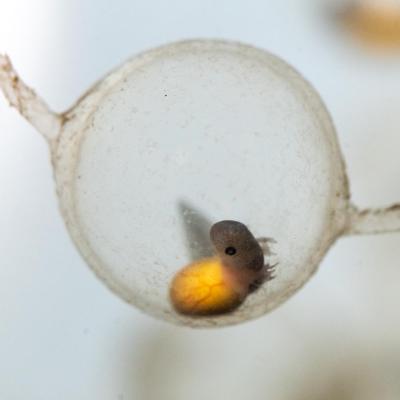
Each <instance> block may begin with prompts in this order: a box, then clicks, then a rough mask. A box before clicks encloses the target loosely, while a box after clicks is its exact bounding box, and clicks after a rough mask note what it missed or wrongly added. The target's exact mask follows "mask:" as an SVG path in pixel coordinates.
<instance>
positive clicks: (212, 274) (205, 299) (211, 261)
mask: <svg viewBox="0 0 400 400" xmlns="http://www.w3.org/2000/svg"><path fill="white" fill-rule="evenodd" d="M210 238H211V241H212V244H213V246H214V250H215V256H214V257H212V258H206V259H202V260H199V261H196V262H194V263H192V264H189V265H188V266H186V267H185V268H183V269H182V270H181V271H179V272H178V273H177V274H176V275H175V277H174V278H173V280H172V283H171V287H170V297H171V301H172V304H173V306H174V308H175V309H176V310H177V311H178V312H180V313H182V314H187V315H193V316H195V315H197V316H201V315H203V316H206V315H215V314H222V313H226V312H229V311H232V310H234V309H235V308H236V307H238V306H239V305H240V304H241V303H242V302H243V300H244V299H245V298H246V296H247V295H248V294H249V293H250V292H251V291H252V290H254V289H255V288H257V287H258V286H259V285H260V284H261V283H262V282H264V281H265V280H269V279H272V275H271V273H272V267H271V266H269V265H264V253H263V250H262V248H261V246H260V245H259V243H258V241H257V240H256V239H255V237H254V236H253V235H252V233H251V232H250V231H249V230H248V229H247V227H246V226H245V225H243V224H242V223H240V222H237V221H220V222H217V223H216V224H214V225H213V226H212V227H211V230H210Z"/></svg>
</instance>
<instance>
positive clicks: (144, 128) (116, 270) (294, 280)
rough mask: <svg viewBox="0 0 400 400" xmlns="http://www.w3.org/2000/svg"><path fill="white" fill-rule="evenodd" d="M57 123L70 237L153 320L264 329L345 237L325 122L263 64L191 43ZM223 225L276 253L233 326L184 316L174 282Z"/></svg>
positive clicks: (108, 83) (229, 46) (132, 66)
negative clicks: (175, 302)
mask: <svg viewBox="0 0 400 400" xmlns="http://www.w3.org/2000/svg"><path fill="white" fill-rule="evenodd" d="M3 70H5V68H3ZM9 75H10V73H9ZM0 78H1V76H0ZM9 81H12V79H9ZM19 84H20V82H17V85H16V86H15V87H13V89H12V90H14V91H18V90H19V89H18V88H19V86H18V85H19ZM9 89H10V88H9ZM22 89H23V88H22ZM22 89H21V90H22ZM3 90H4V91H5V92H6V94H7V87H6V88H5V87H4V85H3ZM10 90H11V89H10ZM21 90H20V91H21ZM28 97H29V96H28ZM8 98H9V99H10V102H11V103H13V101H12V98H11V96H10V95H9V96H8ZM20 103H21V102H20ZM20 103H17V104H15V105H16V106H19V104H20ZM22 103H23V102H22ZM39 105H40V106H43V104H42V103H40V104H39ZM43 107H44V106H43ZM39 109H40V107H39ZM27 110H28V111H29V109H28V108H27ZM28 111H26V110H25V112H24V110H21V112H22V113H23V114H24V115H25V116H26V117H27V118H28V119H30V120H31V122H32V118H30V116H29V112H28ZM39 112H40V110H39ZM35 115H36V114H35ZM46 118H48V119H49V120H50V122H49V124H48V125H49V126H50V125H57V124H56V123H55V122H54V119H53V116H52V115H51V114H49V113H48V114H46ZM54 118H55V119H57V118H56V117H54ZM57 121H58V120H57ZM42 122H43V121H42ZM59 122H60V125H59V129H60V132H56V134H52V133H51V132H53V131H54V129H53V128H52V129H51V130H48V131H47V132H45V129H42V132H44V134H45V136H46V137H47V139H48V140H49V143H50V146H51V152H52V161H53V165H54V171H55V179H56V183H57V193H58V196H59V200H60V205H61V210H62V214H63V216H64V218H65V221H66V224H67V227H68V230H69V232H70V234H71V237H72V239H73V240H74V242H75V244H76V246H77V247H78V249H79V250H80V252H81V254H82V255H83V257H84V258H85V260H86V261H87V263H88V264H89V265H90V267H91V268H92V269H93V270H94V271H95V272H96V274H97V275H98V276H99V277H100V278H101V279H102V280H103V281H104V282H105V283H106V284H107V285H108V286H109V287H110V288H111V289H112V290H113V291H114V292H115V293H116V294H118V295H119V296H120V297H122V298H123V299H125V300H126V301H128V302H130V303H132V304H133V305H135V306H136V307H138V308H140V309H141V310H143V311H144V312H146V313H148V314H151V315H153V316H155V317H158V318H161V319H164V320H168V321H171V322H174V323H178V324H184V325H189V326H194V327H205V326H222V325H229V324H235V323H239V322H242V321H245V320H249V319H252V318H255V317H258V316H261V315H263V314H265V313H266V312H268V311H270V310H272V309H273V308H275V307H277V306H278V305H279V304H281V303H282V302H283V301H285V300H286V299H288V298H289V297H290V296H291V295H292V294H293V293H294V292H295V291H296V290H297V289H299V288H300V287H301V286H302V285H303V284H304V283H305V282H306V281H307V280H308V279H309V277H310V276H311V275H312V274H313V273H314V272H315V270H316V268H317V266H318V263H319V262H320V260H321V259H322V257H323V256H324V254H325V253H326V251H327V249H328V248H329V246H330V245H331V244H332V243H333V241H334V240H335V239H336V238H337V237H338V236H339V235H340V234H341V233H343V232H344V231H345V230H346V229H348V227H349V221H350V219H351V218H350V217H351V215H352V214H351V213H349V210H351V207H350V205H349V194H348V187H347V178H346V173H345V169H344V164H343V160H342V157H341V153H340V149H339V146H338V143H337V138H336V134H335V130H334V128H333V125H332V122H331V119H330V116H329V114H328V112H327V111H326V109H325V107H324V105H323V104H322V102H321V100H320V98H319V96H318V95H317V93H316V92H315V90H314V89H313V88H312V87H311V86H310V84H309V83H307V82H306V81H305V80H304V79H303V77H302V76H301V75H300V74H299V73H298V72H296V71H295V70H294V69H293V68H291V67H290V66H288V65H287V64H286V63H285V62H284V61H282V60H281V59H279V58H278V57H276V56H274V55H272V54H270V53H268V52H266V51H264V50H260V49H256V48H253V47H251V46H247V45H243V44H239V43H233V42H227V41H215V40H197V41H186V42H179V43H174V44H170V45H166V46H163V47H160V48H157V49H154V50H151V51H148V52H145V53H143V54H141V55H138V56H136V57H134V58H133V59H131V60H129V61H127V62H126V63H125V64H123V65H122V66H121V67H119V68H118V69H116V70H115V71H113V72H112V73H110V74H109V75H108V76H107V77H105V78H104V79H103V80H102V81H100V82H99V83H98V84H96V85H95V86H94V87H93V88H92V89H91V90H90V91H89V92H88V93H87V94H86V95H85V96H83V97H82V98H81V99H80V100H79V101H78V103H77V104H76V105H75V106H74V107H73V108H72V109H71V110H69V111H68V112H66V113H64V114H62V115H61V116H60V119H59ZM33 123H34V124H35V125H36V126H39V125H40V123H38V122H37V121H33ZM354 215H356V214H355V213H354ZM225 219H227V220H236V221H240V222H242V223H243V224H245V225H246V226H247V227H248V228H249V229H250V231H251V232H252V234H253V235H254V236H255V237H259V238H262V237H269V238H272V239H273V240H274V242H273V243H272V245H270V249H269V250H268V249H267V251H266V262H270V263H278V264H277V266H276V269H275V273H274V274H275V278H274V279H273V280H271V281H268V282H265V284H263V285H262V286H261V287H260V288H259V289H258V290H256V291H254V293H251V294H249V295H248V296H247V298H246V300H245V301H244V302H243V303H242V304H241V305H240V307H238V308H237V309H235V310H234V311H232V312H230V313H226V314H223V315H218V316H205V317H201V318H196V317H191V316H187V315H181V314H179V313H177V312H176V311H175V310H174V308H173V307H172V305H171V302H170V299H169V285H170V282H171V280H172V279H173V277H174V275H175V274H176V273H177V272H178V271H179V270H181V269H182V268H183V267H184V266H186V265H188V264H190V263H191V262H193V261H196V260H198V259H200V258H203V257H208V256H211V255H212V250H211V245H210V240H209V229H210V227H211V226H212V224H213V223H215V222H217V221H220V220H225ZM354 220H355V218H354ZM365 221H366V220H365V219H364V226H363V227H362V229H364V230H367V229H368V227H370V225H369V222H368V221H367V222H365ZM355 230H356V228H355ZM269 243H271V242H269Z"/></svg>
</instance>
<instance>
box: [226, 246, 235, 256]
mask: <svg viewBox="0 0 400 400" xmlns="http://www.w3.org/2000/svg"><path fill="white" fill-rule="evenodd" d="M225 254H228V256H233V255H234V254H236V249H235V248H234V247H227V248H226V249H225Z"/></svg>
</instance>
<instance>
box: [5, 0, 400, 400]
mask: <svg viewBox="0 0 400 400" xmlns="http://www.w3.org/2000/svg"><path fill="white" fill-rule="evenodd" d="M383 2H384V1H383V0H381V1H380V3H379V4H383ZM368 3H371V1H369V2H368ZM375 3H376V2H375ZM391 3H393V1H392V2H391ZM360 4H361V3H359V4H353V5H350V4H348V3H346V2H345V1H341V2H340V3H339V2H333V1H328V0H326V1H323V0H319V1H317V0H303V1H301V0H287V1H282V2H277V1H265V0H264V1H258V0H247V1H236V0H229V1H228V0H220V1H219V2H215V1H213V0H203V1H201V2H199V1H191V0H189V1H188V0H186V1H183V0H170V1H168V2H164V1H160V0H158V1H157V0H147V1H138V0H135V1H133V0H130V1H128V0H126V1H122V0H121V1H115V2H109V1H105V0H96V1H94V0H86V1H77V0H68V1H67V0H59V1H57V2H55V1H50V0H36V1H35V2H32V1H28V0H13V1H12V2H11V1H6V0H1V1H0V52H6V53H8V54H9V55H10V57H11V59H12V61H13V62H14V65H15V67H16V69H17V70H18V72H19V73H20V75H21V77H22V78H23V79H24V80H25V81H26V82H27V83H28V84H30V85H31V86H33V87H34V88H35V89H36V90H37V92H38V93H39V94H40V95H41V96H42V97H43V98H44V99H45V100H46V101H47V102H48V104H49V105H50V106H51V107H52V108H53V109H54V110H56V111H63V110H64V109H66V108H68V107H69V106H70V105H71V104H72V103H73V102H74V101H75V100H76V99H77V98H78V97H79V96H80V95H81V94H83V92H84V91H85V90H86V89H87V88H88V87H89V86H90V85H91V84H92V83H93V82H94V81H96V80H97V79H99V78H100V77H101V76H103V75H104V74H105V73H107V72H108V71H109V70H110V69H112V68H113V67H115V66H117V65H118V64H120V63H121V62H123V61H124V60H125V59H127V58H128V57H130V56H132V55H134V54H136V53H138V52H140V51H143V50H146V49H148V48H150V47H153V46H158V45H160V44H163V43H167V42H171V41H174V40H180V39H186V38H198V37H212V38H226V39H233V40H239V41H242V42H246V43H249V44H252V45H256V46H259V47H261V48H265V49H267V50H269V51H271V52H273V53H275V54H277V55H279V56H280V57H282V58H283V59H285V60H286V61H288V62H289V63H290V64H292V65H293V66H294V67H295V68H296V69H298V70H299V71H300V72H302V74H303V75H304V76H305V77H306V78H307V79H308V80H309V81H310V82H311V83H312V84H313V85H314V86H315V87H316V89H317V91H318V92H319V93H320V94H321V96H322V98H323V100H324V101H325V103H326V105H327V107H328V109H329V110H330V112H331V114H332V117H333V120H334V123H335V125H336V127H337V130H338V135H339V140H340V143H341V146H342V150H343V153H344V156H345V159H346V162H347V168H348V174H349V178H350V183H351V191H352V195H353V201H354V202H355V203H356V204H357V205H359V206H362V207H367V206H372V207H375V206H383V205H386V204H390V203H392V202H395V201H400V185H399V181H400V158H399V149H400V134H399V126H400V113H399V112H398V109H399V103H400V45H399V43H398V36H397V35H399V32H397V31H396V29H397V28H396V26H397V27H398V29H399V31H400V25H399V22H398V21H399V19H398V16H397V14H396V13H394V14H390V13H389V14H390V15H389V16H388V14H387V10H386V11H385V12H384V13H383V14H379V18H380V19H379V18H378V19H377V20H375V19H374V17H370V16H368V15H369V14H368V13H367V14H365V15H367V17H365V16H364V14H362V12H363V10H361V14H360V9H359V8H357V7H364V6H365V4H367V3H365V4H364V3H363V5H360ZM393 4H394V3H393ZM391 6H392V5H391ZM394 6H399V7H400V5H399V4H397V5H396V4H394ZM367 11H368V12H369V10H367ZM399 15H400V14H399ZM387 18H389V20H388V19H387ZM379 21H381V22H379ZM382 21H383V22H382ZM388 21H389V22H388ZM379 24H380V25H379ZM377 26H378V28H377ZM382 26H383V28H382ZM388 26H390V29H389V28H387V27H388ZM388 29H389V31H388ZM382 32H383V33H382ZM388 32H389V33H388ZM371 38H372V39H371ZM48 155H49V154H48V149H47V145H46V143H45V142H44V140H43V139H42V138H41V137H40V136H39V135H38V134H37V133H36V132H35V131H34V129H33V128H32V127H31V126H29V125H28V124H27V123H26V122H25V121H24V120H23V119H22V118H21V117H20V116H19V115H18V114H17V112H16V111H15V110H12V109H10V108H8V105H7V103H6V102H5V101H4V99H3V97H2V96H0V188H1V189H0V398H1V399H4V400H8V399H10V400H14V399H17V400H19V399H34V400H36V399H41V400H47V399H54V398H56V399H59V400H70V399H75V400H84V399H85V400H86V399H96V400H111V399H115V400H132V399H135V400H136V399H138V400H161V399H163V400H169V399H171V400H180V399H188V398H190V399H191V400H197V399H204V398H207V399H210V400H211V399H229V400H235V399H255V400H258V399H274V400H280V399H282V400H286V399H290V400H334V399H341V400H348V399H349V400H350V399H362V400H369V399H379V400H385V399H399V398H400V319H399V316H400V313H399V307H400V291H399V290H398V288H399V281H400V265H399V264H400V262H399V259H400V246H399V240H400V234H388V235H381V236H369V237H348V238H344V239H341V240H340V241H339V242H337V243H336V244H335V245H334V246H333V247H332V249H331V250H330V252H329V253H328V255H327V256H326V258H325V259H324V261H323V263H322V264H321V266H320V270H319V272H318V273H317V274H316V275H315V276H314V277H313V278H312V279H311V280H310V282H309V283H308V284H307V285H306V286H305V287H304V288H303V289H302V290H301V291H300V292H298V293H297V294H296V295H295V296H294V297H292V298H291V299H290V300H289V301H288V302H286V303H285V304H284V305H283V306H281V307H279V308H278V309H276V310H275V311H274V312H272V313H271V314H269V315H266V316H264V317H262V318H260V319H258V320H255V321H252V322H247V323H245V324H242V325H238V326H234V327H229V328H223V329H218V330H192V329H189V328H183V327H176V326H172V325H169V324H166V323H163V322H159V321H156V320H154V319H152V318H150V317H148V316H146V315H143V314H141V313H140V312H139V311H137V310H136V309H134V308H132V307H131V306H129V305H127V304H125V303H124V302H122V301H121V300H120V299H119V298H117V297H115V296H114V295H113V294H112V293H110V292H109V290H108V289H106V288H105V286H104V285H103V284H102V283H101V282H100V281H98V280H97V279H96V278H95V277H94V275H93V274H92V272H91V271H90V270H89V268H88V267H87V266H86V265H85V264H84V262H83V261H82V260H81V258H80V257H79V255H78V253H77V251H76V250H75V248H74V247H73V245H72V243H71V241H70V239H69V237H68V234H67V231H66V229H65V227H64V224H63V221H62V219H61V216H60V214H59V212H58V208H57V207H58V206H57V201H56V196H55V193H54V185H53V181H52V170H51V166H50V162H49V157H48Z"/></svg>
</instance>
